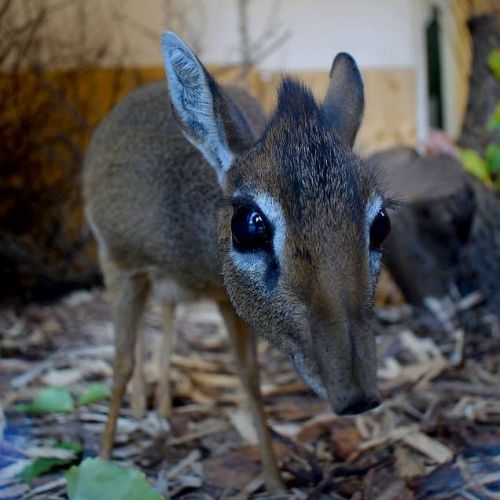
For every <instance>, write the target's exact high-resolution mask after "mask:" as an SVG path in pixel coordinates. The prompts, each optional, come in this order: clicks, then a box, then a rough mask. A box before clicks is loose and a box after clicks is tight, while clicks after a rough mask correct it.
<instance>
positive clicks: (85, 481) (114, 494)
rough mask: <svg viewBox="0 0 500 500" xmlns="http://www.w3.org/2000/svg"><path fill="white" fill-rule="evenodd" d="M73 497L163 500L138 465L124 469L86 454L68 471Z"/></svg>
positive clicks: (71, 495) (97, 499)
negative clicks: (85, 456)
mask: <svg viewBox="0 0 500 500" xmlns="http://www.w3.org/2000/svg"><path fill="white" fill-rule="evenodd" d="M66 480H67V485H68V487H67V493H68V498H69V499H70V500H83V499H85V500H102V499H104V498H106V499H107V498H109V499H114V498H116V499H118V498H119V499H121V500H162V496H161V495H160V494H159V493H158V492H157V491H155V490H154V489H153V488H152V487H151V485H150V484H149V483H148V482H147V480H146V477H145V475H144V474H143V473H142V472H139V471H138V470H135V469H125V468H123V467H120V466H119V465H117V464H115V463H113V462H110V461H108V460H104V459H102V458H87V459H85V460H84V461H83V462H82V463H81V464H80V465H79V466H75V465H74V466H73V467H71V469H69V471H68V472H67V473H66Z"/></svg>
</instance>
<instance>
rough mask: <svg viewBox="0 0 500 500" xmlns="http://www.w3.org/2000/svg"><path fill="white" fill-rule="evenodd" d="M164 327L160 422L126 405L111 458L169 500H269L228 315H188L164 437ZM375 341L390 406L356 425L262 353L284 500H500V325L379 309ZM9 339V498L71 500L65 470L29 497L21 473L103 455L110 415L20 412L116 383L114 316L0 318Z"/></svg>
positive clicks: (87, 309) (80, 310) (151, 326)
mask: <svg viewBox="0 0 500 500" xmlns="http://www.w3.org/2000/svg"><path fill="white" fill-rule="evenodd" d="M160 323H161V322H160V308H159V306H158V305H156V304H153V305H152V306H151V307H150V310H149V312H148V315H147V317H146V319H145V327H146V334H147V363H146V370H147V372H146V376H147V380H148V388H149V392H150V394H149V396H150V397H149V406H150V408H151V411H149V412H148V415H147V417H146V418H144V419H143V420H140V421H137V420H134V419H133V418H132V416H131V414H130V410H129V406H128V399H127V402H126V404H125V405H124V407H123V408H122V412H121V418H120V421H119V429H118V435H117V443H116V447H115V453H114V459H115V460H116V461H117V462H118V463H121V464H124V465H126V466H130V467H135V468H137V469H140V470H142V471H143V472H144V473H145V474H146V476H147V478H148V480H149V482H150V483H151V484H152V485H153V486H154V487H155V488H156V489H157V490H158V491H160V492H161V494H162V495H163V496H164V497H165V498H173V497H176V498H200V499H205V498H206V499H209V498H234V497H236V496H238V497H239V498H245V497H249V496H252V495H253V496H254V497H259V496H260V497H265V493H264V490H263V488H262V481H261V477H260V473H259V461H258V453H257V450H256V446H255V435H254V432H253V428H252V425H251V423H250V421H249V419H248V417H247V416H246V414H245V413H244V412H242V411H241V410H239V402H240V400H241V393H240V389H239V383H238V379H237V377H236V374H235V366H234V362H233V359H232V356H231V354H230V352H229V350H228V343H227V340H226V336H225V332H224V329H223V326H222V322H221V319H220V317H219V315H218V313H217V310H216V309H215V308H214V306H212V305H211V304H210V303H208V302H206V303H205V302H204V303H197V304H192V305H189V306H182V307H180V308H179V310H178V313H177V320H176V338H177V347H176V354H175V356H174V358H173V367H174V369H173V373H172V374H171V378H172V384H173V394H174V405H175V408H174V415H173V417H172V418H171V419H170V420H169V421H168V422H167V421H165V420H161V419H159V418H157V417H156V415H155V413H154V411H152V408H153V394H154V383H155V380H156V379H157V377H158V368H157V367H158V359H157V356H155V354H156V353H157V352H158V349H157V346H158V345H159V342H160V327H161V324H160ZM375 330H376V333H377V341H378V354H379V383H380V388H381V391H382V394H383V397H384V404H383V406H382V407H380V408H379V409H377V410H375V411H373V412H372V413H370V414H368V415H363V416H357V417H354V418H339V417H335V416H333V415H332V414H331V413H330V411H329V409H328V406H327V404H326V403H325V402H323V401H320V400H319V399H318V398H317V397H316V396H315V395H314V394H313V393H312V392H311V391H310V390H309V389H308V388H307V387H306V386H305V385H304V383H303V382H302V381H301V380H300V379H299V378H298V377H297V375H296V374H295V372H294V371H293V369H292V367H291V366H290V365H289V363H288V362H287V360H286V359H284V358H283V357H282V356H280V355H279V354H278V353H276V352H275V351H274V350H272V349H271V348H269V346H268V345H266V344H265V343H261V344H260V349H259V350H260V359H261V364H262V367H263V369H262V388H263V393H264V397H265V402H266V407H267V411H268V414H269V421H270V424H271V426H272V428H273V432H274V436H275V442H276V451H277V454H278V456H279V460H280V463H281V470H282V472H283V475H284V477H285V479H286V483H287V486H288V489H289V492H290V493H289V495H288V496H287V498H310V499H320V498H356V499H360V498H377V499H379V498H382V499H396V498H397V499H400V498H492V497H496V498H498V497H499V495H500V472H499V471H500V426H499V425H498V424H499V423H500V330H499V318H498V316H497V315H495V314H492V313H491V312H488V311H487V310H486V309H485V308H484V307H483V306H482V305H481V297H480V296H478V295H477V294H473V295H471V296H469V297H466V298H464V299H462V301H460V302H458V303H455V304H452V303H451V302H447V301H441V302H438V301H430V302H429V305H428V308H427V309H425V310H416V309H412V308H410V307H409V306H407V305H398V306H392V307H384V308H379V309H377V314H376V322H375ZM0 332H1V337H0V338H1V340H0V342H1V343H0V348H1V359H0V394H1V404H2V406H1V407H0V428H1V429H0V430H1V431H2V433H3V436H4V437H3V441H2V442H1V444H0V499H4V498H40V499H41V498H65V497H66V482H65V478H64V472H65V470H64V469H65V467H59V468H56V469H55V470H52V471H50V472H49V473H48V474H44V475H41V476H39V477H35V478H33V479H32V480H30V481H29V482H25V481H23V480H21V479H20V478H19V474H20V472H21V471H22V470H23V469H24V468H25V467H26V466H27V465H29V464H30V463H33V460H34V459H36V458H37V457H38V458H40V457H54V456H58V453H59V454H61V453H62V452H61V450H60V449H56V443H60V442H62V441H68V440H69V441H72V442H78V443H80V444H81V445H82V446H83V452H81V453H80V454H79V456H78V458H77V460H81V459H83V458H85V457H89V456H95V455H96V453H97V451H98V448H99V443H100V439H101V435H102V431H103V427H104V422H105V420H106V412H107V401H105V400H104V401H100V402H98V403H94V404H83V405H81V406H77V407H76V409H75V410H73V411H72V412H69V413H51V412H49V413H46V414H41V415H30V414H26V413H24V412H22V411H19V406H16V405H19V404H20V403H25V402H29V401H30V400H31V399H32V398H33V396H34V395H35V394H36V393H37V392H38V391H39V390H40V389H41V388H43V387H55V386H62V387H67V388H68V389H69V390H70V391H71V393H72V394H73V395H74V397H75V398H76V399H77V398H78V395H79V394H82V392H84V391H85V389H86V387H88V386H90V385H91V384H95V383H96V382H104V383H106V384H108V385H109V384H110V383H111V366H112V359H113V344H112V328H111V323H110V308H109V305H108V303H107V302H106V300H105V297H104V295H103V293H102V292H100V291H96V292H93V293H89V292H78V293H75V294H73V295H71V296H69V297H67V298H66V299H65V300H63V301H61V302H59V303H57V304H54V305H51V306H40V305H31V306H28V307H26V308H24V309H23V310H22V311H14V310H11V309H4V310H1V311H0ZM2 408H3V413H4V415H3V416H2V414H1V410H2ZM16 408H17V409H16ZM64 451H66V453H68V452H67V450H64ZM66 468H67V467H66Z"/></svg>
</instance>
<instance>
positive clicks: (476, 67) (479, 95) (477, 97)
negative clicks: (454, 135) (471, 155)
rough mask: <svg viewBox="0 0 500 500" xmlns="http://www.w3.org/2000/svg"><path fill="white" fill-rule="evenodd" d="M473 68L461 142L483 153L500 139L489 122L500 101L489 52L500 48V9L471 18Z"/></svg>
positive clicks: (499, 132)
mask: <svg viewBox="0 0 500 500" xmlns="http://www.w3.org/2000/svg"><path fill="white" fill-rule="evenodd" d="M469 30H470V34H471V38H472V68H471V76H470V82H469V102H468V105H467V110H466V113H465V118H464V123H463V127H462V132H461V134H460V139H459V144H460V146H462V147H464V148H472V149H475V150H476V151H478V152H479V153H482V152H483V151H484V149H485V147H486V146H487V145H488V144H490V143H491V142H497V143H498V142H500V131H499V130H496V131H492V132H489V131H488V130H487V129H486V124H487V123H488V120H489V118H490V116H491V115H492V114H493V111H494V110H495V107H496V106H497V105H498V104H499V103H500V82H499V81H498V80H497V78H496V77H495V75H494V74H493V72H492V71H491V69H490V68H489V66H488V55H489V54H490V53H491V52H492V51H493V50H494V49H499V48H500V11H497V12H493V13H491V14H486V15H483V16H479V17H474V18H472V19H471V20H470V21H469Z"/></svg>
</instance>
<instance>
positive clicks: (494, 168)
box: [485, 144, 500, 175]
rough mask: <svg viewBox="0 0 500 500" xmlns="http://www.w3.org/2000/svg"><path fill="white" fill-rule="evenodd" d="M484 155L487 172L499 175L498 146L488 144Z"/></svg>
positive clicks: (499, 153)
mask: <svg viewBox="0 0 500 500" xmlns="http://www.w3.org/2000/svg"><path fill="white" fill-rule="evenodd" d="M485 155H486V163H487V165H488V170H489V171H490V172H491V173H492V174H496V175H498V174H500V144H488V146H487V148H486V152H485Z"/></svg>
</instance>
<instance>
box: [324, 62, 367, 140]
mask: <svg viewBox="0 0 500 500" xmlns="http://www.w3.org/2000/svg"><path fill="white" fill-rule="evenodd" d="M364 107H365V98H364V90H363V80H362V78H361V73H360V72H359V69H358V66H357V65H356V62H355V61H354V59H353V58H352V57H351V56H350V55H349V54H346V53H345V52H341V53H339V54H337V56H336V57H335V59H334V61H333V64H332V69H331V70H330V86H329V88H328V92H327V93H326V97H325V101H324V103H323V110H324V112H325V115H326V117H327V120H328V121H329V122H330V124H331V126H332V127H333V128H334V129H335V131H336V133H337V134H338V135H339V136H340V137H341V138H342V139H343V140H344V141H345V142H346V144H348V145H349V146H351V147H352V145H353V144H354V140H355V139H356V134H357V133H358V130H359V126H360V125H361V119H362V118H363V111H364Z"/></svg>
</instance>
